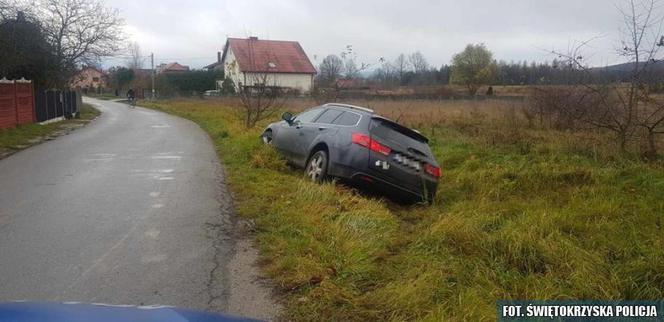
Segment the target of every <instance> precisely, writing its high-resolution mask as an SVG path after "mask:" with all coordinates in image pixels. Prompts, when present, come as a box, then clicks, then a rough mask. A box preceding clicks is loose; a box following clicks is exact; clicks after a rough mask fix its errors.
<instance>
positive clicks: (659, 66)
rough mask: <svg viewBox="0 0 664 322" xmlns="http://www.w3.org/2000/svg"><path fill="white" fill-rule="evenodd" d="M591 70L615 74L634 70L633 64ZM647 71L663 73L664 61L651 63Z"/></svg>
mask: <svg viewBox="0 0 664 322" xmlns="http://www.w3.org/2000/svg"><path fill="white" fill-rule="evenodd" d="M644 64H645V63H644V62H642V63H639V65H641V66H643V65H644ZM592 69H593V70H596V71H603V72H609V73H612V72H617V73H625V72H631V71H632V70H633V69H634V63H623V64H617V65H611V66H605V67H594V68H592ZM648 69H649V70H651V71H657V72H664V61H661V60H660V61H656V62H655V63H651V65H650V66H649V67H648Z"/></svg>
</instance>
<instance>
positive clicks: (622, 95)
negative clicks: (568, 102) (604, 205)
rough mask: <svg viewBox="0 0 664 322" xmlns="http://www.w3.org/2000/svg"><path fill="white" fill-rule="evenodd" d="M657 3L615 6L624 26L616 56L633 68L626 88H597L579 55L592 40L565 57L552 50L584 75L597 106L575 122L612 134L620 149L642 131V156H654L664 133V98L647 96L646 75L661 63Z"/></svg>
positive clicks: (640, 0)
mask: <svg viewBox="0 0 664 322" xmlns="http://www.w3.org/2000/svg"><path fill="white" fill-rule="evenodd" d="M658 8H659V1H658V0H625V2H624V5H623V6H622V7H620V8H619V10H620V12H621V14H622V16H623V22H624V29H623V30H622V32H623V40H622V41H621V47H620V48H619V49H618V53H619V54H620V55H621V56H623V57H625V58H626V59H627V60H628V61H629V63H630V64H631V71H630V73H629V81H628V83H627V84H623V83H613V84H605V85H596V82H595V83H593V82H592V81H587V80H592V79H593V77H594V76H595V74H594V73H593V70H592V69H591V68H589V67H588V66H587V65H586V64H585V62H584V56H583V55H582V54H581V52H582V50H583V48H584V47H585V46H586V45H587V44H588V43H589V42H590V40H589V41H586V42H582V43H581V44H579V45H578V46H576V47H575V48H573V50H570V51H569V52H568V53H559V52H555V51H554V53H555V54H557V55H558V56H559V58H561V59H563V61H564V64H565V65H566V66H570V67H572V68H573V69H575V70H579V71H582V72H583V73H584V74H585V75H586V76H587V77H586V78H585V79H586V81H583V82H581V83H580V85H581V87H582V88H584V89H585V91H586V94H585V95H586V96H594V98H595V99H594V101H595V104H593V105H592V106H591V107H589V108H587V109H585V113H584V114H583V115H580V116H578V118H579V119H580V120H581V121H583V122H585V123H587V124H589V125H590V126H592V127H595V128H601V129H606V130H608V131H611V132H613V133H614V134H615V135H616V138H617V139H618V142H619V144H620V147H621V150H622V151H623V152H625V151H627V146H628V143H629V142H630V141H631V140H632V139H633V138H634V137H636V136H637V135H638V134H639V130H642V131H645V136H646V141H647V148H646V151H645V156H646V157H648V158H654V157H655V156H656V155H657V144H656V137H657V136H658V135H660V134H662V133H664V100H663V99H661V98H659V97H657V96H654V95H651V92H650V89H649V88H650V86H651V85H652V84H651V82H650V79H649V78H648V77H647V75H648V72H649V71H650V70H651V69H652V67H653V65H654V64H656V63H658V62H659V61H660V58H659V49H660V47H662V46H664V42H663V41H662V40H664V39H663V38H662V30H661V26H662V22H663V21H664V17H663V16H661V15H659V14H658V13H657V12H656V10H657V9H658Z"/></svg>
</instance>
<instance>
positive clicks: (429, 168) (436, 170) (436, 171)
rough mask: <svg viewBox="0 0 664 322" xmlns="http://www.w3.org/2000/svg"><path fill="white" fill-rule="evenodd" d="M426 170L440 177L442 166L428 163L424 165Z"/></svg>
mask: <svg viewBox="0 0 664 322" xmlns="http://www.w3.org/2000/svg"><path fill="white" fill-rule="evenodd" d="M424 171H425V172H426V173H428V174H429V175H430V176H432V177H434V178H440V174H441V173H440V172H441V171H440V168H439V167H436V166H433V165H430V164H427V165H425V166H424Z"/></svg>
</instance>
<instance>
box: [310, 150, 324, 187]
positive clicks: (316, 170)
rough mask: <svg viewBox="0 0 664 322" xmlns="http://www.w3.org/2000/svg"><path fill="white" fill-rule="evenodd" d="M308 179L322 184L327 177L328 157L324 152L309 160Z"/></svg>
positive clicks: (319, 152) (317, 153)
mask: <svg viewBox="0 0 664 322" xmlns="http://www.w3.org/2000/svg"><path fill="white" fill-rule="evenodd" d="M305 174H306V175H307V177H308V178H309V179H311V181H313V182H321V181H323V179H325V177H326V176H327V155H326V154H325V152H323V151H318V152H316V154H314V155H313V156H312V157H311V159H310V160H309V164H308V165H307V170H306V172H305Z"/></svg>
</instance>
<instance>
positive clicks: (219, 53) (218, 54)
mask: <svg viewBox="0 0 664 322" xmlns="http://www.w3.org/2000/svg"><path fill="white" fill-rule="evenodd" d="M217 62H218V63H221V52H220V51H218V52H217Z"/></svg>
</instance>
